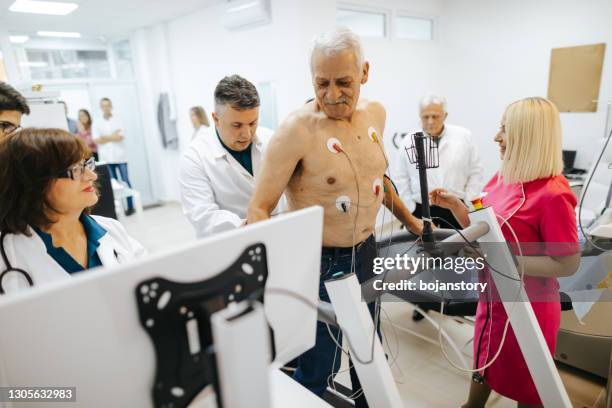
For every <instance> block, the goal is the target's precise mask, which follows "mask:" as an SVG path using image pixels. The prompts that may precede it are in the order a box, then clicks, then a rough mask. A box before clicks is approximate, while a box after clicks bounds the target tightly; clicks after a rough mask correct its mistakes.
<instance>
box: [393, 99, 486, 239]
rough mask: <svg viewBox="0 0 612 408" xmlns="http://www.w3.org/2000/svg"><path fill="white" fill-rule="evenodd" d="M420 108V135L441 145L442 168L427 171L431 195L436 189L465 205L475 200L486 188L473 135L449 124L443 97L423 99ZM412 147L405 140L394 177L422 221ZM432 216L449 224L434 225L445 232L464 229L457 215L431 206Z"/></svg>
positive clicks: (419, 188) (436, 221) (437, 222)
mask: <svg viewBox="0 0 612 408" xmlns="http://www.w3.org/2000/svg"><path fill="white" fill-rule="evenodd" d="M419 108H420V109H419V110H420V112H419V114H420V118H421V125H422V128H421V130H419V131H422V132H423V133H424V134H425V135H426V136H428V137H430V138H432V139H433V140H436V141H437V142H438V153H439V164H440V166H439V167H437V168H434V169H428V170H427V183H428V187H429V191H428V193H429V192H431V191H432V190H434V189H436V188H444V189H446V190H448V191H451V192H452V193H453V194H454V195H455V196H457V197H459V199H461V200H463V201H465V202H467V201H469V200H472V199H474V198H475V197H476V196H478V195H479V194H480V192H481V189H482V188H483V181H482V173H483V170H484V167H483V165H482V162H481V160H480V156H479V154H478V148H477V147H476V145H475V143H474V141H473V140H472V133H471V132H470V131H469V130H467V129H466V128H464V127H461V126H457V125H451V124H448V123H445V121H446V118H447V117H448V112H447V110H446V109H447V108H446V98H444V97H443V96H439V95H433V94H429V95H427V96H425V97H424V98H423V99H421V102H420V105H419ZM413 133H414V132H413ZM411 143H412V138H411V137H406V138H405V139H404V143H403V145H402V146H401V147H400V157H399V165H398V169H397V170H396V171H395V173H394V174H393V176H394V181H395V184H396V186H397V188H398V191H399V195H400V197H401V199H402V201H404V202H405V203H406V205H407V206H408V208H409V209H410V210H411V211H412V214H413V215H414V216H415V217H417V218H421V216H422V214H421V186H420V184H419V173H418V170H417V169H416V166H415V165H414V164H411V163H410V161H409V160H408V155H407V154H406V151H405V147H410V144H411ZM431 215H432V216H433V217H439V218H442V219H444V220H445V221H446V222H440V221H439V220H438V219H434V224H436V225H438V226H440V227H442V228H452V226H454V227H455V228H461V226H460V225H459V223H458V222H457V220H456V219H455V217H454V216H453V214H452V213H451V212H450V211H448V210H447V209H445V208H440V207H437V206H431ZM449 223H450V224H451V225H452V226H451V225H449Z"/></svg>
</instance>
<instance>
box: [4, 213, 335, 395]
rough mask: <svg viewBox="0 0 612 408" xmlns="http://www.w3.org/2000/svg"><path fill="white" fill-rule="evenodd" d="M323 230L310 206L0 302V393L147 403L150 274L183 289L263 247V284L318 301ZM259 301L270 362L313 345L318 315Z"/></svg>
mask: <svg viewBox="0 0 612 408" xmlns="http://www.w3.org/2000/svg"><path fill="white" fill-rule="evenodd" d="M322 228H323V211H322V209H321V208H320V207H311V208H308V209H305V210H301V211H297V212H293V213H288V214H282V215H279V216H277V217H274V218H273V219H271V220H268V221H266V222H262V223H257V224H254V225H250V226H247V227H245V228H240V229H237V230H234V231H229V232H226V233H222V234H219V235H215V236H212V237H210V238H207V239H203V240H201V241H198V242H196V243H193V244H190V245H189V246H187V247H185V248H183V249H180V250H176V251H173V252H169V253H166V254H159V255H152V256H150V257H149V258H147V259H144V260H141V261H137V262H134V263H132V264H129V265H122V266H119V267H117V268H114V269H112V270H98V271H95V270H94V271H91V272H89V273H85V274H82V275H81V276H75V278H74V279H73V280H68V281H63V282H59V283H55V284H49V285H47V286H41V287H38V288H33V289H31V290H28V291H25V292H23V293H17V294H14V295H11V296H10V297H8V296H7V297H4V298H0V327H3V328H5V330H4V331H3V335H2V336H0V353H1V354H0V386H16V385H19V386H43V387H44V386H71V387H76V402H75V403H71V404H70V406H74V407H93V406H126V407H146V406H151V405H152V403H153V400H152V386H153V383H154V378H155V372H156V358H155V350H154V346H153V343H152V341H151V338H150V337H149V335H148V333H147V332H146V330H145V329H144V327H143V325H142V323H141V320H140V317H139V306H138V301H137V290H139V289H140V286H141V285H142V283H143V282H147V281H148V280H150V279H152V278H157V277H159V278H163V279H166V280H170V281H174V282H183V283H188V282H197V281H202V280H205V279H210V278H214V277H215V276H216V275H218V274H219V273H221V272H223V271H225V270H226V269H227V268H228V267H229V266H230V265H232V264H233V263H234V262H235V261H236V259H238V258H239V257H240V256H241V254H243V252H244V250H245V249H247V248H249V247H251V246H253V245H256V244H261V245H263V246H265V250H266V255H267V256H266V257H267V270H268V278H267V283H266V287H267V288H269V287H274V288H282V289H283V290H285V291H289V292H294V293H296V294H298V295H299V296H301V297H302V298H306V300H307V301H308V303H313V304H316V303H317V301H318V293H319V268H320V254H321V239H322ZM157 297H158V298H161V294H158V296H157ZM264 300H265V302H264V310H265V312H266V317H267V319H268V322H269V323H270V325H271V327H272V329H273V332H274V345H275V350H276V358H275V363H276V364H283V363H286V362H288V361H290V360H292V359H293V358H295V357H297V356H298V355H300V354H302V353H303V352H304V351H306V350H308V349H310V348H311V347H312V346H314V343H315V335H316V319H317V311H316V310H314V309H313V308H312V307H310V306H309V305H307V304H306V303H307V302H303V300H298V299H294V298H292V297H287V296H279V295H271V296H266V297H265V298H264ZM9 328H10V329H9ZM244 341H248V339H244Z"/></svg>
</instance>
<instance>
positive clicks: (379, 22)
mask: <svg viewBox="0 0 612 408" xmlns="http://www.w3.org/2000/svg"><path fill="white" fill-rule="evenodd" d="M386 20H387V15H386V14H385V13H384V12H375V11H364V10H351V9H345V8H339V9H338V10H337V12H336V24H337V25H338V26H343V27H348V28H350V29H351V30H352V31H353V32H354V33H355V34H357V35H360V36H362V37H375V38H385V37H386V34H387V22H386Z"/></svg>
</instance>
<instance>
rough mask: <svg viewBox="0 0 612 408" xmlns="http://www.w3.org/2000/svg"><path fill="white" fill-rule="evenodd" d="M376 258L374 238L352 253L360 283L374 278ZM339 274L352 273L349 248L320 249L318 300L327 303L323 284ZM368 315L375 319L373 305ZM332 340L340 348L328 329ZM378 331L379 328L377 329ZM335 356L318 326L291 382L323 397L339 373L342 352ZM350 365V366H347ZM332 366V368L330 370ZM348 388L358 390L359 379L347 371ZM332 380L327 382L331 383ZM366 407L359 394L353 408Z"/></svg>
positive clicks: (339, 336)
mask: <svg viewBox="0 0 612 408" xmlns="http://www.w3.org/2000/svg"><path fill="white" fill-rule="evenodd" d="M376 256H378V254H377V252H376V241H375V239H374V236H370V237H369V238H368V239H367V240H365V241H363V243H362V244H361V245H358V246H357V247H356V249H355V272H356V275H357V279H358V280H359V282H364V281H365V280H367V279H369V278H370V277H372V276H373V272H372V267H373V263H374V258H375V257H376ZM338 272H344V273H345V274H349V273H350V272H351V248H323V252H322V254H321V281H320V284H319V298H320V299H321V300H323V301H327V302H329V296H328V294H327V290H326V289H325V281H326V280H328V279H331V278H332V276H333V275H334V274H336V273H338ZM368 309H369V310H370V314H371V315H372V317H374V303H371V304H369V305H368ZM329 327H330V329H331V330H330V331H331V333H332V335H333V336H334V339H338V343H339V344H342V333H339V329H338V328H337V327H334V326H331V325H330V326H329ZM377 330H378V327H377ZM335 353H336V344H335V343H334V341H333V340H332V338H331V337H330V335H329V332H328V330H327V326H326V325H325V323H321V322H317V336H316V343H315V346H314V347H313V348H312V349H310V350H308V351H307V352H305V353H304V354H302V355H301V356H300V357H298V359H297V363H298V366H297V370H296V371H295V374H294V379H295V380H296V381H298V382H299V383H300V384H302V385H303V386H304V387H306V388H308V389H309V390H310V391H312V392H313V393H315V394H317V395H318V396H321V395H323V393H324V392H325V389H326V388H327V379H328V377H329V376H330V375H331V374H332V373H333V374H334V375H335V374H336V373H337V372H338V370H339V369H340V358H341V355H342V351H341V350H338V351H337V355H336V359H335V361H334V354H335ZM359 357H360V358H361V359H369V358H370V356H369V355H368V356H359ZM349 364H350V362H349ZM332 365H333V367H332ZM350 376H351V385H352V389H353V390H354V391H356V390H358V389H359V388H361V384H360V383H359V378H358V377H357V373H356V372H355V369H354V368H351V369H350ZM332 379H333V376H332V377H331V379H330V382H331V381H332ZM367 406H368V404H367V402H366V400H365V396H364V394H363V393H362V394H361V396H360V397H358V398H356V399H355V407H357V408H362V407H367Z"/></svg>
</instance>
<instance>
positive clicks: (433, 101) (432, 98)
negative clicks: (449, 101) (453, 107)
mask: <svg viewBox="0 0 612 408" xmlns="http://www.w3.org/2000/svg"><path fill="white" fill-rule="evenodd" d="M429 105H441V106H442V110H444V112H446V98H445V97H443V96H441V95H436V94H428V95H425V96H424V97H423V99H421V102H420V103H419V109H420V110H421V111H422V110H423V109H425V108H426V107H428V106H429Z"/></svg>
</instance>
